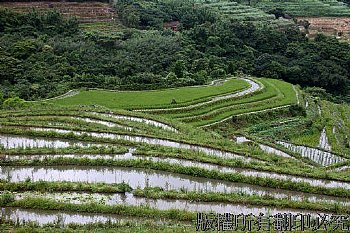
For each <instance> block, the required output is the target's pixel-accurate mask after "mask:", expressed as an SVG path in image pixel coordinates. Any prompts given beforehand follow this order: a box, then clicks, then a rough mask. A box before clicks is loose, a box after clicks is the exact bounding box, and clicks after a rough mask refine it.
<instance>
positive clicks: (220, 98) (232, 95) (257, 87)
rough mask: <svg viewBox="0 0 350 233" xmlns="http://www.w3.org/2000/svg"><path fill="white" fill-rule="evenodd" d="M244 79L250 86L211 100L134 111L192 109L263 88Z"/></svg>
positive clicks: (254, 82)
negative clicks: (180, 105)
mask: <svg viewBox="0 0 350 233" xmlns="http://www.w3.org/2000/svg"><path fill="white" fill-rule="evenodd" d="M242 80H244V81H246V82H248V83H249V85H250V87H249V88H247V89H245V90H242V91H238V92H235V93H232V94H228V95H222V96H215V97H213V98H212V99H211V100H209V101H205V102H200V103H197V104H191V105H188V106H183V107H175V108H157V109H155V108H152V109H137V110H134V111H139V112H156V111H166V110H170V111H173V110H188V109H192V108H197V107H200V106H203V105H207V104H211V103H215V102H218V101H221V100H226V99H231V98H236V97H240V96H244V95H248V94H251V93H253V92H256V91H258V90H261V89H262V88H263V86H262V84H260V83H257V82H256V81H253V80H251V79H248V78H242Z"/></svg>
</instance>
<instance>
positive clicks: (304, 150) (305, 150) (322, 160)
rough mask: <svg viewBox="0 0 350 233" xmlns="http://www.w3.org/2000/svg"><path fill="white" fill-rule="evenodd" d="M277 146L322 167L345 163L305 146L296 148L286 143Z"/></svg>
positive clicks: (331, 155)
mask: <svg viewBox="0 0 350 233" xmlns="http://www.w3.org/2000/svg"><path fill="white" fill-rule="evenodd" d="M277 143H278V144H280V145H282V146H284V147H286V148H288V149H289V150H291V151H293V152H296V153H299V154H300V155H301V156H302V157H306V158H309V159H311V160H312V161H314V162H316V163H318V164H321V165H323V166H329V165H331V164H334V163H339V162H343V161H345V159H343V158H341V157H339V156H337V155H334V154H332V153H330V152H326V151H323V150H319V149H316V148H311V147H307V146H297V145H293V144H291V143H288V142H282V141H279V142H277Z"/></svg>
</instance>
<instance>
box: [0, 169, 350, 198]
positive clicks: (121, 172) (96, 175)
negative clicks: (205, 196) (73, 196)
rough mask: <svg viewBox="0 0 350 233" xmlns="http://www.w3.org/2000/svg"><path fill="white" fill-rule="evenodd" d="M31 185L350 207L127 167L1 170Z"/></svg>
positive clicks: (3, 176)
mask: <svg viewBox="0 0 350 233" xmlns="http://www.w3.org/2000/svg"><path fill="white" fill-rule="evenodd" d="M28 178H29V179H30V180H31V181H40V180H43V181H68V182H88V183H101V182H102V183H108V184H116V183H122V182H126V183H128V184H129V185H130V186H131V187H132V188H133V189H135V188H138V187H139V188H142V189H143V188H146V187H162V188H163V189H164V190H172V189H174V190H182V191H186V190H187V191H198V192H221V193H246V194H250V195H260V196H271V197H275V198H286V199H290V200H295V201H300V200H309V201H328V202H342V203H345V204H349V200H348V199H346V198H339V197H331V196H325V195H317V194H309V193H303V192H296V191H289V190H282V189H276V188H265V187H261V186H258V185H249V184H243V183H233V182H227V181H220V180H213V179H207V178H202V177H192V176H187V175H182V174H172V173H169V172H163V171H154V170H146V169H136V168H123V167H110V168H106V167H88V166H86V167H85V166H84V167H83V166H79V167H74V166H65V167H8V166H2V167H0V179H4V180H7V181H10V182H20V181H25V180H26V179H28Z"/></svg>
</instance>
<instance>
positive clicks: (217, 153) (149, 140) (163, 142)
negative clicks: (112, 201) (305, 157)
mask: <svg viewBox="0 0 350 233" xmlns="http://www.w3.org/2000/svg"><path fill="white" fill-rule="evenodd" d="M29 129H31V130H34V131H53V132H57V133H65V134H67V133H73V134H75V135H82V134H86V135H89V136H92V137H96V138H108V139H121V140H126V141H132V142H137V143H146V144H150V145H160V146H167V147H173V148H179V149H187V150H193V151H200V152H203V153H205V154H207V155H213V156H218V157H223V158H236V159H241V160H243V161H246V162H250V161H259V160H257V159H252V158H249V157H245V156H241V155H238V154H234V153H231V152H226V151H220V150H217V149H212V148H207V147H203V146H197V145H191V144H186V143H180V142H175V141H170V140H166V139H157V138H149V137H144V136H130V135H120V134H112V133H95V132H82V131H73V130H65V129H52V128H38V127H30V128H29Z"/></svg>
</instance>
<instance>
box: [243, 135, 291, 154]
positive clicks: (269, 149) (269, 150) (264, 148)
mask: <svg viewBox="0 0 350 233" xmlns="http://www.w3.org/2000/svg"><path fill="white" fill-rule="evenodd" d="M236 142H237V143H238V144H241V143H244V142H251V140H249V139H248V138H246V137H244V136H237V137H236ZM255 143H257V142H255ZM257 144H258V145H259V147H260V149H261V150H262V151H264V152H266V153H268V154H275V155H278V156H282V157H285V158H293V159H295V158H294V157H292V156H290V155H289V154H287V153H285V152H283V151H281V150H278V149H276V148H273V147H271V146H268V145H264V144H260V143H257Z"/></svg>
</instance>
